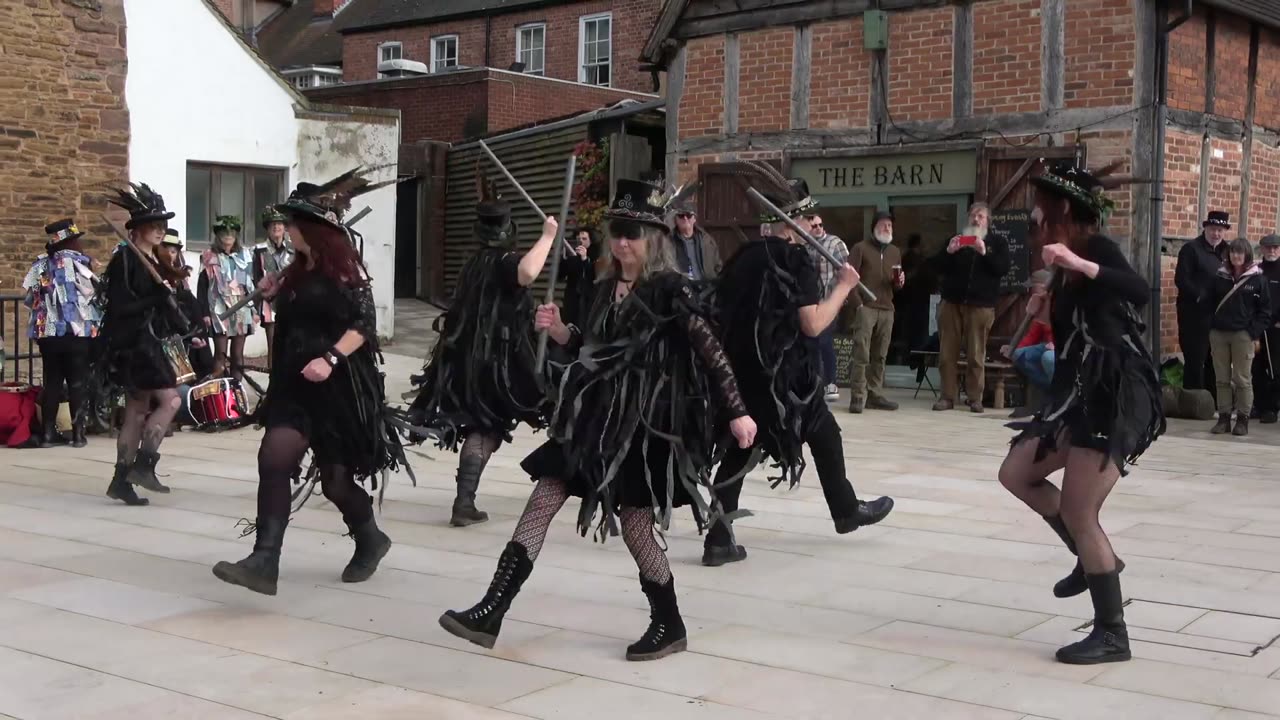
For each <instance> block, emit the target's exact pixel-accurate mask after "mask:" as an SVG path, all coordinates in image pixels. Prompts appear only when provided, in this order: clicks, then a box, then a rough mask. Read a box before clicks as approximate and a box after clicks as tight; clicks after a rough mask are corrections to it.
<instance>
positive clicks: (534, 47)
mask: <svg viewBox="0 0 1280 720" xmlns="http://www.w3.org/2000/svg"><path fill="white" fill-rule="evenodd" d="M516 62H520V63H524V71H525V72H526V73H529V74H530V75H544V74H546V70H547V26H546V25H545V24H543V23H538V24H536V25H525V26H523V27H518V28H516Z"/></svg>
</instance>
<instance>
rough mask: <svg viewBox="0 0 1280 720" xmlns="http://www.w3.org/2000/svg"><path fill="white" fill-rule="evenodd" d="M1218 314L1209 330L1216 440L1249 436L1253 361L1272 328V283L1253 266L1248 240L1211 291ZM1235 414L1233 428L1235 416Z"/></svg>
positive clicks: (1230, 253) (1237, 244) (1237, 245)
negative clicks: (1215, 393) (1228, 435)
mask: <svg viewBox="0 0 1280 720" xmlns="http://www.w3.org/2000/svg"><path fill="white" fill-rule="evenodd" d="M1210 297H1211V298H1212V299H1213V304H1214V311H1213V320H1212V326H1211V328H1210V330H1209V347H1210V352H1211V353H1212V355H1213V371H1214V375H1215V376H1216V378H1217V383H1218V423H1217V424H1216V425H1214V426H1213V430H1212V431H1211V432H1213V434H1214V435H1222V434H1224V433H1228V432H1229V433H1231V434H1232V435H1236V436H1244V435H1248V434H1249V410H1250V409H1251V408H1252V407H1253V377H1252V375H1253V372H1252V371H1253V356H1254V355H1255V354H1256V353H1257V352H1258V350H1259V346H1260V344H1261V343H1260V338H1261V337H1262V333H1264V332H1265V331H1266V329H1267V326H1268V325H1270V324H1271V298H1270V295H1269V293H1268V288H1267V279H1266V278H1265V277H1263V275H1262V270H1261V269H1260V268H1259V267H1258V266H1257V265H1256V264H1254V262H1253V246H1252V245H1250V244H1249V241H1248V240H1246V239H1245V238H1237V239H1235V240H1232V241H1231V243H1230V245H1228V248H1227V262H1225V263H1223V265H1222V267H1221V268H1220V269H1219V271H1218V276H1217V278H1216V279H1215V281H1214V284H1213V286H1212V288H1211V290H1210ZM1233 408H1234V410H1235V414H1236V418H1235V419H1236V422H1235V427H1234V428H1232V426H1231V411H1232V409H1233Z"/></svg>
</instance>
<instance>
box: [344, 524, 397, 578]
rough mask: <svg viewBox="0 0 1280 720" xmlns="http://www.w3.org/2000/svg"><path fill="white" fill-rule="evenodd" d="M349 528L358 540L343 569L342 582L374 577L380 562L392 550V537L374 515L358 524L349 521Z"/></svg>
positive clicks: (352, 535) (352, 537)
mask: <svg viewBox="0 0 1280 720" xmlns="http://www.w3.org/2000/svg"><path fill="white" fill-rule="evenodd" d="M347 528H348V529H350V530H351V539H352V540H355V541H356V551H355V553H354V554H353V555H352V556H351V562H349V563H347V566H346V567H345V568H343V570H342V582H345V583H358V582H364V581H365V580H368V579H369V578H371V577H373V573H374V572H376V571H377V569H378V563H380V562H382V558H384V557H386V554H387V551H389V550H391V538H389V537H387V534H386V533H384V532H382V530H381V529H379V528H378V522H377V520H375V519H374V518H373V516H370V517H369V519H368V520H366V521H364V522H362V523H360V524H358V525H353V524H351V523H347Z"/></svg>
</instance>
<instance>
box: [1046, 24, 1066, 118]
mask: <svg viewBox="0 0 1280 720" xmlns="http://www.w3.org/2000/svg"><path fill="white" fill-rule="evenodd" d="M1066 14H1067V8H1066V0H1040V108H1041V109H1042V110H1060V109H1061V108H1063V107H1065V105H1066V65H1067V61H1066Z"/></svg>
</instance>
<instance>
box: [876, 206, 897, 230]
mask: <svg viewBox="0 0 1280 720" xmlns="http://www.w3.org/2000/svg"><path fill="white" fill-rule="evenodd" d="M881 220H888V221H889V222H893V213H891V212H889V211H888V210H881V211H879V212H877V213H876V215H875V217H874V218H872V220H871V227H873V228H874V227H875V226H877V225H879V224H880V221H881Z"/></svg>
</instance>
